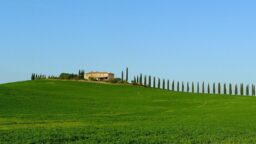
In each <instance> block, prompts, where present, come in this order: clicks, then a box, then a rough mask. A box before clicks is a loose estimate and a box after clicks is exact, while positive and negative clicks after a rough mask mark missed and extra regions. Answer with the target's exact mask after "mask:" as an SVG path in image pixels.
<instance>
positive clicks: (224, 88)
mask: <svg viewBox="0 0 256 144" xmlns="http://www.w3.org/2000/svg"><path fill="white" fill-rule="evenodd" d="M223 90H224V95H226V94H227V85H226V83H224V87H223Z"/></svg>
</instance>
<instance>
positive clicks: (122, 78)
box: [121, 71, 124, 82]
mask: <svg viewBox="0 0 256 144" xmlns="http://www.w3.org/2000/svg"><path fill="white" fill-rule="evenodd" d="M121 80H122V82H123V81H124V71H122V73H121Z"/></svg>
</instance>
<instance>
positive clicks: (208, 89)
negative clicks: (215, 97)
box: [207, 83, 211, 94]
mask: <svg viewBox="0 0 256 144" xmlns="http://www.w3.org/2000/svg"><path fill="white" fill-rule="evenodd" d="M207 92H208V94H210V93H211V90H210V84H209V83H208V86H207Z"/></svg>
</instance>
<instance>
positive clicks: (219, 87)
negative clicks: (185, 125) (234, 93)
mask: <svg viewBox="0 0 256 144" xmlns="http://www.w3.org/2000/svg"><path fill="white" fill-rule="evenodd" d="M218 94H219V95H220V94H221V85H220V83H218Z"/></svg>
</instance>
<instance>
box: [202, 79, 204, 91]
mask: <svg viewBox="0 0 256 144" xmlns="http://www.w3.org/2000/svg"><path fill="white" fill-rule="evenodd" d="M202 93H203V94H204V82H203V83H202Z"/></svg>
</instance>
